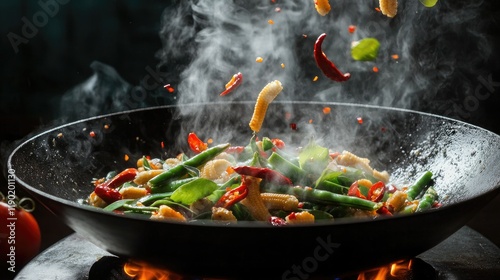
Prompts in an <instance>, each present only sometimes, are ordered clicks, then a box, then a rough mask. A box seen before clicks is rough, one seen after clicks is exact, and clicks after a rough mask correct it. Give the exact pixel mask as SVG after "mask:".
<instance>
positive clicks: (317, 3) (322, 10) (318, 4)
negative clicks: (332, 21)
mask: <svg viewBox="0 0 500 280" xmlns="http://www.w3.org/2000/svg"><path fill="white" fill-rule="evenodd" d="M314 8H315V9H316V11H318V14H320V15H321V16H326V15H327V14H328V13H329V12H330V10H331V7H330V2H329V1H328V0H314Z"/></svg>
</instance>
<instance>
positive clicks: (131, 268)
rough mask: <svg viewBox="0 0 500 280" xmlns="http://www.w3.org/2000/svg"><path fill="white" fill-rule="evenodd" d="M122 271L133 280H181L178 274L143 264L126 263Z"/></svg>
mask: <svg viewBox="0 0 500 280" xmlns="http://www.w3.org/2000/svg"><path fill="white" fill-rule="evenodd" d="M123 271H124V272H125V274H127V275H128V276H130V277H132V278H133V279H135V280H173V279H182V276H180V275H178V274H175V273H173V272H171V271H168V270H165V269H160V268H157V267H154V266H152V265H150V264H146V263H143V262H135V261H128V262H126V263H125V264H124V265H123Z"/></svg>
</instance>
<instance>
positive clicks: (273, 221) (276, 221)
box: [269, 216, 286, 227]
mask: <svg viewBox="0 0 500 280" xmlns="http://www.w3.org/2000/svg"><path fill="white" fill-rule="evenodd" d="M269 223H270V224H271V225H273V226H278V227H279V226H284V225H286V221H285V220H284V219H283V218H280V217H276V216H271V217H269Z"/></svg>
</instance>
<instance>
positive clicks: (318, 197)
mask: <svg viewBox="0 0 500 280" xmlns="http://www.w3.org/2000/svg"><path fill="white" fill-rule="evenodd" d="M273 192H279V193H286V194H291V195H294V196H296V197H297V198H298V199H299V200H301V201H309V202H313V203H320V204H335V205H342V206H349V207H353V208H358V209H363V210H377V209H378V208H380V206H381V205H382V204H381V203H377V202H373V201H370V200H366V199H362V198H359V197H355V196H348V195H342V194H336V193H332V192H329V191H325V190H317V189H313V188H308V187H306V188H302V187H280V188H278V189H276V186H273Z"/></svg>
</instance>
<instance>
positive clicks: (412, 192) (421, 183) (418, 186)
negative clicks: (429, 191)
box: [406, 171, 432, 201]
mask: <svg viewBox="0 0 500 280" xmlns="http://www.w3.org/2000/svg"><path fill="white" fill-rule="evenodd" d="M431 179H432V172H430V171H426V172H424V173H423V174H422V175H421V176H420V177H419V178H418V180H417V181H415V183H413V185H411V186H410V187H409V188H408V191H407V192H406V194H407V198H408V200H409V201H413V200H414V199H415V198H416V197H417V196H418V195H419V194H420V193H421V192H422V191H423V190H424V188H425V186H426V185H427V184H429V182H430V181H431Z"/></svg>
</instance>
